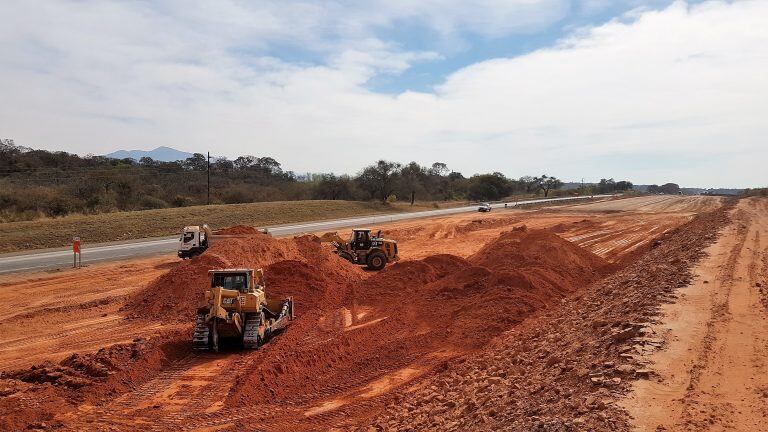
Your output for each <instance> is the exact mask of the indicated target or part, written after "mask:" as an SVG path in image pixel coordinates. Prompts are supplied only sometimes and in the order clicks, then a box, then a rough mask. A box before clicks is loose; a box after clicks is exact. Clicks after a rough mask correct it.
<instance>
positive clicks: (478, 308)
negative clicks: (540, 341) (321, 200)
mask: <svg viewBox="0 0 768 432" xmlns="http://www.w3.org/2000/svg"><path fill="white" fill-rule="evenodd" d="M486 249H487V250H486V251H483V252H481V253H478V254H476V255H474V256H472V257H471V258H470V259H469V260H467V259H463V258H460V257H456V256H453V255H435V256H431V257H428V258H425V259H423V260H413V261H403V262H399V263H396V264H394V265H392V266H389V267H387V268H386V269H385V270H383V271H381V272H379V273H376V274H373V275H372V276H370V277H369V278H367V279H366V280H365V281H364V282H363V283H362V284H361V283H356V282H353V283H349V284H348V285H347V286H346V289H343V288H341V287H339V286H335V285H333V284H331V286H333V287H334V289H333V293H337V294H343V296H341V297H331V296H329V294H328V289H327V288H326V291H325V294H323V300H322V301H323V305H324V307H323V308H317V309H314V310H312V311H310V312H309V313H305V314H303V315H302V316H301V317H300V318H299V319H298V320H297V321H295V322H294V324H292V326H291V327H290V328H289V329H288V331H286V332H285V334H283V335H281V336H280V337H279V338H277V339H276V340H275V341H274V342H273V343H271V344H270V345H269V346H268V347H265V348H266V349H265V350H263V352H262V353H260V354H261V356H260V357H259V358H258V360H256V359H254V361H253V364H252V369H251V370H250V372H249V373H248V374H247V375H246V376H244V377H243V379H242V380H239V382H238V384H237V385H236V386H235V387H234V389H233V391H232V393H231V395H230V400H231V402H233V403H245V402H246V401H250V402H254V401H258V402H261V403H267V402H294V403H301V404H307V403H312V402H313V400H314V399H313V398H322V397H323V396H324V395H325V394H326V393H325V392H326V391H327V389H328V388H335V389H337V390H338V388H339V386H343V385H348V386H351V387H353V386H354V385H359V384H360V383H361V382H365V381H366V380H372V379H374V378H376V377H377V376H381V374H382V371H396V370H398V369H402V368H405V367H406V366H408V365H410V364H411V363H413V362H414V361H416V360H419V363H420V364H421V365H422V366H424V367H425V370H418V371H414V372H413V373H414V374H420V373H424V372H427V369H428V368H431V367H433V366H435V365H437V364H439V363H440V362H441V361H443V360H444V359H446V358H452V357H456V356H458V355H461V354H465V353H467V352H468V351H471V350H474V349H477V348H479V347H481V346H483V345H484V344H485V343H487V341H488V340H490V339H491V338H493V337H494V336H496V335H498V334H499V333H501V332H503V331H505V330H508V329H509V328H510V327H511V326H513V325H515V324H517V323H519V322H520V321H522V320H523V319H525V318H526V317H528V316H530V315H531V314H532V313H534V312H535V311H537V310H540V309H543V308H547V307H549V306H550V305H553V304H559V303H560V301H561V300H562V299H563V298H564V297H565V296H566V295H568V294H569V293H571V292H573V291H575V290H579V289H581V288H583V287H586V286H587V285H589V284H590V283H591V282H593V281H594V280H595V279H596V278H599V277H600V275H601V269H603V268H605V266H606V263H605V262H604V261H603V260H602V259H601V258H599V257H597V256H596V255H594V254H592V253H591V252H589V251H586V250H584V249H581V248H579V247H577V246H573V245H572V244H570V243H569V242H568V241H566V240H563V239H562V238H560V237H558V236H557V235H554V234H551V233H548V232H545V231H538V230H530V231H529V230H526V229H524V228H523V229H519V230H515V231H512V232H506V233H503V234H502V235H501V236H500V237H499V238H498V239H497V240H495V241H493V242H491V243H490V244H488V245H487V246H486ZM489 255H492V256H489ZM546 255H551V256H546ZM555 263H556V264H557V265H556V267H557V269H554V270H553V269H551V268H547V267H548V266H554V264H555ZM486 266H487V267H486ZM272 267H275V269H277V267H280V268H281V269H280V272H277V271H276V272H275V274H278V273H279V274H285V275H286V276H291V273H295V275H293V277H297V278H300V279H301V280H306V279H307V278H311V275H306V276H305V275H304V274H303V272H302V271H301V270H299V271H296V270H295V266H293V265H290V264H287V263H285V262H283V263H276V264H273V265H272ZM272 267H270V268H269V269H270V270H272ZM283 267H284V268H283ZM283 270H284V273H283ZM270 274H271V273H270ZM323 283H325V284H327V281H323ZM321 289H322V288H320V287H318V290H321ZM297 304H298V305H299V306H301V302H298V303H297ZM425 358H432V359H433V360H424V359H425ZM350 377H354V379H351V378H350ZM264 389H268V391H265V390H264ZM374 393H375V391H374Z"/></svg>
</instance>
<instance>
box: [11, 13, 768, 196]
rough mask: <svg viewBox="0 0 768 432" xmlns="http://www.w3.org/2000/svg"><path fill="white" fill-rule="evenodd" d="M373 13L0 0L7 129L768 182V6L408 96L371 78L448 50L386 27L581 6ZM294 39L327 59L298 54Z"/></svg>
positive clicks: (276, 152) (322, 154) (458, 33)
mask: <svg viewBox="0 0 768 432" xmlns="http://www.w3.org/2000/svg"><path fill="white" fill-rule="evenodd" d="M597 3H599V2H597ZM597 3H595V4H593V5H592V7H595V8H597V7H599V6H600V5H599V4H597ZM366 4H367V5H368V8H365V9H363V8H361V7H360V6H357V5H358V2H349V3H346V2H333V3H322V6H320V5H317V4H312V3H309V2H279V3H271V2H258V3H254V5H255V6H254V5H250V4H243V3H240V2H215V3H208V4H207V5H208V6H205V5H206V4H205V3H201V4H198V5H196V7H190V6H189V3H188V2H161V3H158V4H152V5H151V6H150V4H149V3H106V2H98V3H93V4H90V5H89V6H88V7H87V8H86V7H84V6H83V4H82V3H81V2H76V3H69V2H46V1H40V2H19V3H17V4H15V5H11V4H10V2H6V3H2V4H0V15H3V16H9V15H11V14H13V15H15V16H17V17H19V19H17V20H14V21H11V22H8V23H6V24H4V26H3V27H0V98H1V99H0V100H2V103H0V137H10V138H15V139H16V140H17V142H19V143H21V144H23V145H27V146H32V147H40V148H52V149H64V150H69V151H75V152H81V153H87V152H96V153H100V152H106V151H111V150H114V149H117V148H129V147H130V148H135V147H143V148H151V147H154V146H157V145H171V146H174V147H177V148H180V149H183V150H188V151H206V150H209V149H210V150H211V151H212V152H215V153H223V154H226V155H229V156H235V155H238V154H244V153H251V154H258V155H272V156H274V157H276V158H277V159H278V160H280V161H281V162H283V164H284V165H285V166H286V167H287V168H289V169H295V170H300V171H322V170H333V171H336V172H349V171H354V170H356V169H358V168H359V167H361V166H362V165H363V164H366V163H369V162H371V161H372V160H373V159H375V158H379V157H385V158H389V159H396V160H400V161H408V160H412V159H413V160H417V161H420V162H424V163H431V162H433V161H435V160H441V161H443V162H446V163H448V165H449V166H450V167H452V168H454V169H456V170H459V171H462V172H464V173H465V174H469V173H473V172H480V171H495V170H500V171H503V172H505V173H507V174H510V175H514V176H519V175H523V174H535V173H542V172H546V173H550V174H555V175H558V176H561V177H565V178H568V179H580V178H581V177H585V178H587V179H595V178H599V177H601V176H613V177H622V178H624V177H628V178H630V179H632V180H634V181H636V182H654V181H666V180H676V181H678V182H680V183H681V184H685V185H691V186H694V185H720V186H729V185H733V186H749V185H755V184H765V183H768V178H767V177H766V174H765V169H764V167H763V166H762V165H763V164H764V161H765V160H768V150H766V147H767V146H765V144H764V143H763V137H764V136H766V135H767V134H768V125H767V124H766V122H765V121H764V118H765V117H766V115H768V98H766V96H767V95H768V80H766V79H765V77H766V76H768V48H766V47H768V28H766V26H764V25H763V24H764V22H765V20H766V19H768V3H766V2H762V1H737V2H720V1H715V2H707V3H703V4H697V5H692V6H688V5H686V4H685V3H676V4H674V5H672V6H670V7H668V8H665V9H663V10H659V11H641V12H637V13H636V14H635V15H633V18H631V19H628V18H623V19H622V20H621V21H614V22H610V23H607V24H605V25H602V26H599V27H595V28H590V29H582V30H580V31H579V32H577V33H574V35H573V36H572V37H570V38H568V39H566V40H563V41H561V43H559V44H558V45H557V46H554V47H551V48H549V49H543V50H539V51H535V52H532V53H530V54H527V55H524V56H520V57H515V58H498V59H491V60H488V61H485V62H481V63H477V64H474V65H470V66H468V67H466V68H464V69H462V70H460V71H457V72H455V73H453V74H452V75H450V76H449V77H447V79H446V80H445V82H443V83H442V84H440V85H439V86H438V88H437V89H436V92H435V93H433V94H432V93H417V92H405V93H402V94H399V95H394V96H393V95H382V94H377V93H373V92H371V91H369V90H368V89H366V88H365V86H364V84H365V82H366V81H367V80H368V79H370V78H371V77H373V76H375V75H377V74H381V73H388V74H398V73H401V72H402V71H404V70H405V69H407V68H408V67H410V65H412V64H413V63H414V62H418V61H429V60H431V59H434V58H436V57H438V56H440V55H441V54H440V53H437V52H432V51H426V52H424V51H411V50H409V49H408V47H403V46H399V45H397V44H396V43H394V42H391V41H387V40H386V39H385V38H384V37H383V36H381V33H379V32H377V29H387V31H396V29H397V26H398V25H399V23H404V22H410V21H417V22H418V23H420V25H423V26H428V27H429V28H431V29H433V31H435V32H437V33H440V34H443V35H445V37H449V38H450V37H459V38H461V37H462V35H464V34H466V33H467V32H469V33H475V34H477V35H481V36H483V37H498V36H499V35H502V34H508V33H510V32H521V31H531V30H532V29H536V28H543V27H546V26H547V25H550V24H552V23H553V22H555V21H557V20H558V19H560V17H561V16H562V14H563V13H564V10H565V9H567V6H568V4H567V2H560V1H538V2H535V1H533V0H530V1H518V2H492V1H490V0H488V1H481V0H478V1H477V2H473V3H466V2H458V1H445V2H437V1H426V2H417V3H414V2H399V1H389V2H386V3H385V2H381V3H380V4H377V5H374V6H375V7H374V6H370V3H366ZM414 4H415V5H416V6H414ZM211 5H216V6H215V7H213V6H211ZM283 44H289V45H290V47H289V48H286V49H297V47H299V48H303V49H305V50H308V51H310V52H314V53H316V54H317V56H318V57H317V60H315V61H311V62H304V61H293V62H289V61H287V60H281V59H280V58H278V57H283V58H285V56H280V55H279V54H280V53H279V51H280V49H282V48H280V47H282V46H283Z"/></svg>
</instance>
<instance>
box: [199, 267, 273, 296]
mask: <svg viewBox="0 0 768 432" xmlns="http://www.w3.org/2000/svg"><path fill="white" fill-rule="evenodd" d="M210 274H211V288H216V287H222V288H224V289H228V290H233V291H239V292H241V293H248V292H251V291H253V290H254V288H255V287H256V286H261V285H262V284H263V281H262V279H263V273H262V270H261V269H258V270H256V271H254V270H250V269H234V270H211V271H210Z"/></svg>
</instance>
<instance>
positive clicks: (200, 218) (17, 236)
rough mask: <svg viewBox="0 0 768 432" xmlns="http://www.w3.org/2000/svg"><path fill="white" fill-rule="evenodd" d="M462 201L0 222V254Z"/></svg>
mask: <svg viewBox="0 0 768 432" xmlns="http://www.w3.org/2000/svg"><path fill="white" fill-rule="evenodd" d="M462 204H466V203H440V204H434V203H431V202H429V203H419V202H417V203H416V204H415V205H414V206H413V207H411V206H410V205H408V204H402V203H396V204H392V205H387V206H384V205H382V204H378V203H370V202H357V201H279V202H265V203H249V204H229V205H211V206H194V207H183V208H170V209H160V210H144V211H133V212H121V213H107V214H97V215H72V216H67V217H63V218H57V219H40V220H35V221H28V222H9V223H0V238H2V243H1V244H0V252H14V251H20V250H28V249H40V248H50V247H61V246H67V245H69V244H71V240H72V237H73V236H79V237H80V238H81V239H82V241H83V242H84V243H102V242H111V241H120V240H133V239H140V238H147V237H163V236H169V235H174V234H178V233H179V232H180V230H181V228H182V227H184V226H186V225H199V224H202V223H207V224H209V225H210V226H211V227H212V228H214V229H217V228H223V227H228V226H232V225H252V226H269V225H280V224H287V223H294V222H308V221H315V220H323V219H337V218H344V217H354V216H362V215H369V214H376V213H398V212H407V211H419V210H434V209H435V208H437V207H450V206H455V205H462ZM436 206H437V207H436Z"/></svg>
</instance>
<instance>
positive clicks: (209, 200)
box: [208, 152, 211, 205]
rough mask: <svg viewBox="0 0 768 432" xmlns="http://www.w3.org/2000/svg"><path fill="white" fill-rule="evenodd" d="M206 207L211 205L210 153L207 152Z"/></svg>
mask: <svg viewBox="0 0 768 432" xmlns="http://www.w3.org/2000/svg"><path fill="white" fill-rule="evenodd" d="M208 205H211V152H208Z"/></svg>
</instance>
